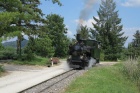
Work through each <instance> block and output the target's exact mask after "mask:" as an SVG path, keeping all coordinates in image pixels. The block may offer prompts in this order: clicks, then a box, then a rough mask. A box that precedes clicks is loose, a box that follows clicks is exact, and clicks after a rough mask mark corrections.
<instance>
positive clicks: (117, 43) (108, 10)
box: [92, 0, 127, 60]
mask: <svg viewBox="0 0 140 93" xmlns="http://www.w3.org/2000/svg"><path fill="white" fill-rule="evenodd" d="M115 9H116V3H115V2H114V1H113V0H102V1H101V5H100V8H99V10H98V11H97V13H98V16H99V19H98V18H96V17H93V19H94V20H95V21H96V23H95V24H94V23H93V26H94V29H93V30H92V34H93V35H95V36H96V39H97V40H99V41H101V46H102V47H101V48H102V51H103V52H104V54H105V58H104V59H105V60H117V58H119V57H120V53H121V51H122V49H123V46H124V43H125V41H126V39H127V37H124V36H123V34H124V32H122V27H123V25H121V24H120V23H121V18H119V15H118V11H116V10H115Z"/></svg>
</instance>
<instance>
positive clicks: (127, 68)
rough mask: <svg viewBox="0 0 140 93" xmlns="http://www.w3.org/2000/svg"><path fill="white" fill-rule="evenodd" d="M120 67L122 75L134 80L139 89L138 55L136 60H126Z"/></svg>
mask: <svg viewBox="0 0 140 93" xmlns="http://www.w3.org/2000/svg"><path fill="white" fill-rule="evenodd" d="M122 64H123V66H122V68H121V69H120V70H121V72H122V73H123V75H124V76H126V77H127V78H128V79H130V80H131V81H133V82H136V84H137V86H138V87H139V90H140V57H139V59H138V60H127V61H126V62H124V63H122Z"/></svg>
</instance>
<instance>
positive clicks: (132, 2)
mask: <svg viewBox="0 0 140 93" xmlns="http://www.w3.org/2000/svg"><path fill="white" fill-rule="evenodd" d="M121 5H122V6H125V7H136V6H140V0H125V2H124V3H122V4H121Z"/></svg>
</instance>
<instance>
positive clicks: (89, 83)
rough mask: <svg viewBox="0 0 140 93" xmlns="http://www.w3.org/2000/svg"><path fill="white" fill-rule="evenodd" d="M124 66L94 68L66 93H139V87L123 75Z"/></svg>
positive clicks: (74, 83) (78, 79) (75, 82)
mask: <svg viewBox="0 0 140 93" xmlns="http://www.w3.org/2000/svg"><path fill="white" fill-rule="evenodd" d="M121 68H122V64H116V65H114V66H104V67H103V66H102V67H94V68H92V69H90V70H89V71H88V72H87V73H85V74H84V75H83V76H82V77H79V78H77V79H76V80H75V81H73V82H72V83H71V85H70V86H69V87H68V88H67V89H66V91H65V93H139V91H138V87H137V86H136V84H135V83H133V82H131V81H130V80H129V79H128V78H127V77H125V76H124V75H123V73H121V71H120V69H121Z"/></svg>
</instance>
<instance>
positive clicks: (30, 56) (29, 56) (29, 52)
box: [20, 46, 34, 61]
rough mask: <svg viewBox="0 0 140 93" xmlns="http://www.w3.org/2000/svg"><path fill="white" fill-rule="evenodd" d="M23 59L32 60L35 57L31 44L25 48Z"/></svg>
mask: <svg viewBox="0 0 140 93" xmlns="http://www.w3.org/2000/svg"><path fill="white" fill-rule="evenodd" d="M20 59H21V60H22V61H25V60H27V61H32V60H33V59H34V53H33V51H32V49H31V46H27V47H25V48H24V54H22V56H21V58H20Z"/></svg>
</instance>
